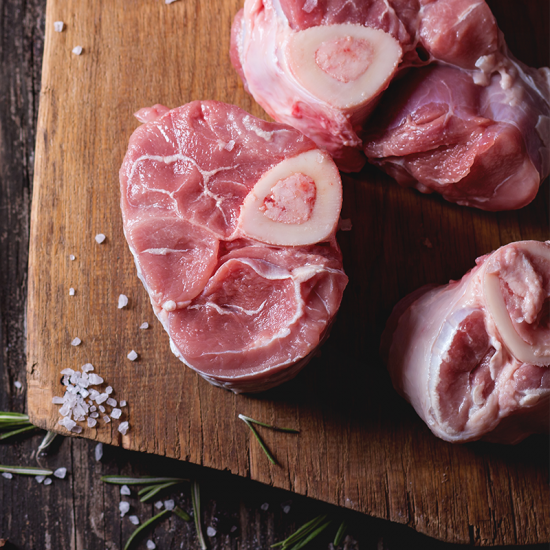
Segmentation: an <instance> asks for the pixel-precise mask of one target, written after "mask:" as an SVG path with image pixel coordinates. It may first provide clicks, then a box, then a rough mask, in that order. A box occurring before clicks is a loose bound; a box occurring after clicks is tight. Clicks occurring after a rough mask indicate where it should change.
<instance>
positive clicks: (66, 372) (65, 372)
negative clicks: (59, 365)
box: [61, 369, 74, 376]
mask: <svg viewBox="0 0 550 550" xmlns="http://www.w3.org/2000/svg"><path fill="white" fill-rule="evenodd" d="M61 374H66V375H68V376H71V375H73V374H74V370H73V369H63V370H62V371H61Z"/></svg>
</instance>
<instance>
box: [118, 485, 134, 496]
mask: <svg viewBox="0 0 550 550" xmlns="http://www.w3.org/2000/svg"><path fill="white" fill-rule="evenodd" d="M120 494H121V495H125V496H129V495H131V491H130V487H128V485H123V486H122V487H121V488H120Z"/></svg>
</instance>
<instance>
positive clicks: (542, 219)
mask: <svg viewBox="0 0 550 550" xmlns="http://www.w3.org/2000/svg"><path fill="white" fill-rule="evenodd" d="M239 4H240V2H238V1H237V0H234V1H233V0H231V1H229V0H228V1H227V2H223V3H221V4H220V3H216V4H215V6H216V8H217V9H209V8H208V6H209V5H210V4H209V3H208V2H202V3H201V2H198V1H186V2H176V3H175V4H172V5H170V6H166V5H164V3H162V2H160V1H159V2H138V1H136V0H133V1H130V0H125V1H124V2H122V0H119V1H113V2H111V3H108V4H106V3H102V2H99V1H97V0H96V1H87V2H84V1H77V0H70V1H65V2H61V1H60V0H52V1H51V2H50V3H49V6H48V14H47V18H46V48H45V57H44V59H45V64H44V77H43V81H42V96H41V111H40V119H39V126H38V134H37V149H36V151H37V154H36V157H37V158H36V178H35V189H34V196H33V215H32V217H33V226H32V231H31V237H30V239H31V253H30V254H31V255H30V260H29V264H30V275H29V310H28V323H29V369H28V371H29V372H28V374H29V378H28V380H29V403H30V412H31V414H32V418H33V421H34V422H35V423H37V424H39V425H41V426H44V427H46V426H48V427H55V422H56V421H57V413H56V410H55V407H51V406H50V401H51V396H52V395H53V394H54V393H55V392H59V391H60V389H61V388H60V386H59V374H58V373H59V370H60V369H61V368H63V367H64V366H75V365H76V366H78V365H80V364H82V363H84V362H87V361H91V362H93V363H94V364H95V365H96V367H97V369H98V371H99V372H100V374H101V375H102V376H104V377H105V378H106V380H107V381H108V382H109V383H110V384H111V385H113V387H114V388H115V390H116V391H117V397H118V398H119V399H120V398H124V399H127V400H128V401H129V404H130V412H129V417H130V421H131V423H132V431H131V432H130V433H129V435H128V436H127V437H123V438H121V437H119V435H118V434H117V432H116V431H114V430H113V429H112V428H109V429H101V430H97V431H96V430H87V431H86V433H85V436H86V437H90V438H96V439H98V440H102V441H105V442H108V443H112V444H115V445H122V446H124V447H128V448H132V449H135V450H140V451H146V452H149V453H156V454H162V455H167V456H171V457H176V458H180V459H183V460H186V461H190V462H194V463H197V464H202V465H206V466H209V467H212V468H216V469H225V470H228V471H229V472H232V473H236V474H238V475H240V476H246V477H251V478H252V479H255V480H259V481H261V482H263V483H266V484H270V485H274V486H277V487H281V488H284V489H289V490H292V491H296V492H298V493H301V494H303V495H308V496H311V497H313V498H315V499H320V500H325V501H328V502H332V503H334V504H338V505H339V506H343V507H346V508H350V509H353V510H359V511H361V512H365V513H368V514H371V515H374V516H378V517H382V518H387V519H390V520H392V521H395V522H399V523H404V524H406V525H409V526H411V527H413V528H414V529H417V530H419V531H422V532H425V533H429V534H430V535H432V536H435V537H438V538H441V539H445V540H449V541H455V542H472V543H475V544H481V545H489V544H511V543H520V544H525V543H535V542H544V541H548V540H549V539H550V528H549V524H548V516H549V505H548V490H547V489H548V471H547V468H546V465H547V463H548V449H547V445H546V444H545V441H546V440H545V439H542V438H531V439H530V440H529V441H528V442H525V443H524V444H522V445H520V446H518V447H517V448H514V449H509V448H505V449H503V448H501V447H496V446H486V445H480V444H477V445H471V446H451V445H449V444H446V443H444V442H441V441H439V440H436V439H435V438H434V437H433V436H432V435H431V434H430V433H429V431H428V430H427V428H426V427H425V426H424V425H423V424H422V423H421V422H420V421H419V420H418V419H417V418H416V417H415V416H414V415H413V414H412V413H411V410H410V408H409V407H408V406H407V405H406V404H405V403H403V402H402V401H401V400H400V399H399V398H398V397H397V396H396V395H395V394H394V392H393V390H392V389H391V387H390V384H389V380H388V377H387V375H386V373H385V371H384V370H383V368H382V365H381V363H380V361H379V359H378V358H377V356H376V353H375V350H376V349H377V348H378V342H379V336H380V333H381V330H382V328H383V324H384V321H385V319H386V318H387V315H388V314H389V312H390V310H391V308H392V306H393V305H394V304H395V302H396V301H397V300H398V299H399V298H400V297H402V296H404V295H405V294H407V293H408V292H410V291H412V290H414V289H416V288H417V287H418V286H421V285H422V284H424V283H426V282H437V283H443V282H446V281H447V280H448V279H449V278H457V277H460V276H461V275H462V274H463V273H464V272H465V271H466V270H467V269H469V268H470V267H471V266H472V263H473V259H474V258H475V256H477V255H480V254H483V253H486V252H488V251H489V250H491V249H493V248H496V247H498V246H499V245H500V244H504V243H506V242H509V241H510V240H514V239H517V238H539V239H542V238H547V237H548V212H547V206H546V205H547V204H548V185H547V184H546V185H545V186H544V188H543V190H542V191H541V193H540V194H539V197H537V200H536V201H535V202H534V203H533V204H532V205H530V206H529V207H527V208H525V209H523V210H522V211H520V212H518V213H501V214H487V213H480V212H476V211H473V210H469V209H463V208H460V207H458V206H454V205H449V204H446V203H444V202H443V201H442V200H441V199H439V198H437V197H423V196H420V195H418V194H416V193H414V192H412V191H409V190H403V189H400V188H398V187H397V186H396V185H395V184H393V183H391V181H390V180H389V179H388V178H386V177H385V176H382V175H380V174H379V173H378V172H376V171H375V170H374V169H367V170H366V171H365V172H364V173H363V174H362V175H361V177H360V178H347V179H346V183H345V205H344V217H349V218H351V219H352V222H353V226H354V229H353V231H352V232H349V233H343V234H341V235H340V242H341V245H342V248H343V252H344V255H345V256H344V257H345V266H346V270H347V271H348V273H350V274H353V275H354V278H353V279H352V281H351V283H350V287H349V288H348V290H347V293H346V297H345V300H344V304H343V307H342V310H341V313H340V315H339V319H338V321H337V323H336V325H335V326H334V329H333V332H332V335H331V338H330V340H329V341H328V343H327V344H326V345H325V346H324V348H323V351H322V354H321V356H320V357H319V358H316V359H315V360H314V361H313V362H312V364H311V366H310V367H309V368H308V369H306V371H304V372H303V373H302V374H301V375H299V377H298V378H297V379H296V380H295V381H293V382H291V383H290V384H287V385H285V386H283V387H282V388H277V389H275V390H272V391H270V392H268V393H266V394H264V395H262V396H239V397H235V396H233V395H232V394H229V393H227V392H223V391H221V390H219V389H217V388H213V387H211V386H210V385H208V384H207V383H206V382H204V381H203V380H202V379H200V378H199V377H198V376H196V375H195V374H194V373H192V372H191V371H189V370H188V369H184V368H183V366H182V365H181V364H180V363H179V362H178V361H177V360H176V359H175V358H174V357H173V356H172V355H171V354H170V352H169V350H168V345H167V344H168V339H167V337H166V335H165V334H164V333H163V331H162V329H161V327H160V326H158V324H156V323H154V322H153V315H152V313H151V311H150V306H149V303H148V298H147V296H146V294H145V292H144V290H143V289H142V288H141V286H140V283H139V282H138V281H137V278H136V277H135V269H134V266H133V263H132V260H131V257H130V254H129V252H128V250H127V248H126V245H125V242H124V239H123V235H122V230H121V223H120V214H119V211H118V185H117V171H118V166H119V165H120V162H121V159H122V156H123V154H124V150H125V147H126V142H127V138H128V136H129V134H130V133H131V131H132V129H133V128H134V127H135V126H136V125H137V124H136V123H135V122H134V121H133V120H132V117H131V113H132V112H133V111H135V110H136V109H137V108H139V107H141V106H143V105H148V104H153V103H156V102H163V103H166V104H168V105H169V106H176V105H179V104H182V103H184V102H186V101H190V100H192V99H204V98H211V99H219V100H223V101H228V102H232V103H236V104H238V105H240V106H242V107H243V108H245V109H247V110H249V111H250V112H252V113H253V114H255V115H261V110H260V109H259V107H258V106H257V105H255V104H254V103H253V101H252V100H251V99H250V97H248V96H247V95H246V94H244V92H243V90H242V86H241V85H240V84H239V82H238V79H237V77H236V75H235V74H234V73H233V71H232V69H231V67H230V66H229V64H228V60H227V47H228V27H229V24H230V21H231V18H232V16H233V14H234V13H235V12H236V11H237V9H238V7H239ZM505 4H506V9H504V7H501V6H504V5H505ZM492 5H493V7H497V9H500V10H501V12H500V13H501V17H502V18H503V20H506V21H513V22H514V23H516V22H517V25H518V27H519V28H520V29H521V32H518V33H517V34H515V35H514V36H515V38H512V40H510V38H509V40H510V46H511V48H512V51H516V50H515V49H514V45H518V47H520V48H521V51H523V49H526V50H527V51H528V53H526V54H525V55H526V56H531V57H530V59H532V60H533V63H534V64H538V63H539V62H540V61H541V60H542V63H546V64H547V63H548V58H547V55H546V57H545V54H544V48H543V45H544V44H545V42H544V41H545V40H546V41H547V36H548V27H547V23H548V17H546V19H544V18H543V17H540V14H539V13H538V10H539V9H542V10H543V13H547V11H548V6H547V5H546V4H545V3H542V2H534V1H532V2H521V3H520V2H515V3H514V2H502V3H495V2H492ZM518 6H519V7H518ZM168 10H170V11H168ZM544 10H546V12H544ZM497 15H498V13H497ZM516 16H517V17H516ZM55 20H63V21H65V22H66V25H67V28H66V30H65V31H64V32H63V33H61V34H59V33H55V34H54V33H53V28H52V25H53V21H55ZM544 20H545V21H546V23H544ZM544 25H546V26H544ZM157 29H158V31H157ZM196 29H208V32H203V33H197V32H196ZM510 32H511V33H512V34H514V30H513V29H512V30H511V31H510ZM143 36H148V37H150V38H149V39H148V48H147V55H146V56H144V55H143V44H142V40H141V39H140V37H143ZM533 36H535V37H536V38H533ZM77 44H80V45H82V47H83V48H84V52H83V55H82V56H80V57H77V56H74V55H73V54H71V49H72V47H73V46H75V45H77ZM152 45H154V47H151V46H152ZM204 52H208V63H206V62H205V61H204V58H205V57H204ZM541 52H542V53H541ZM518 55H519V51H518ZM19 151H20V149H19ZM26 181H27V182H29V181H30V179H29V178H27V179H26ZM99 232H103V233H105V234H107V237H108V239H107V241H106V243H105V244H104V245H101V246H99V245H96V244H95V243H94V241H93V237H94V235H95V234H96V233H99ZM518 235H519V237H518ZM426 239H428V241H426ZM427 242H429V244H430V245H431V247H430V246H429V245H428V244H427ZM358 251H361V252H360V253H358ZM71 253H74V254H75V255H76V256H77V260H75V261H74V262H71V261H70V260H69V259H68V255H69V254H71ZM11 280H12V281H13V279H11ZM69 286H74V287H75V288H76V289H77V295H76V296H75V297H74V298H69V296H68V292H67V291H68V287H69ZM120 292H124V293H125V294H127V295H128V296H129V297H130V300H131V302H130V308H129V309H128V310H127V311H118V310H117V309H116V298H117V296H118V294H119V293H120ZM8 305H9V304H8ZM53 306H54V307H53ZM2 311H6V309H4V308H3V309H2ZM142 320H148V321H149V322H150V323H151V325H152V329H151V330H149V331H139V330H138V328H137V327H138V325H139V323H140V322H141V321H142ZM74 336H80V337H81V338H82V340H83V344H82V345H81V346H79V347H78V348H73V347H71V346H70V345H69V343H70V341H71V340H72V338H73V337H74ZM12 338H14V337H12ZM134 347H135V348H136V349H137V350H138V351H139V353H140V360H139V361H138V362H136V363H129V362H128V361H127V360H126V359H125V356H126V353H127V352H128V351H129V350H130V349H132V348H134ZM335 368H337V369H338V374H339V376H338V377H337V378H336V380H335V377H334V369H335ZM159 381H161V382H160V385H159ZM145 393H147V394H148V395H150V398H149V399H147V400H144V399H143V396H144V394H145ZM167 411H168V412H170V413H171V414H166V412H167ZM239 412H242V413H244V414H248V415H250V416H253V417H255V418H261V419H263V420H267V421H273V422H276V423H280V424H289V425H295V426H298V427H299V428H300V429H301V430H302V433H301V434H300V436H299V437H290V436H288V435H284V434H277V433H269V432H266V433H265V439H266V442H267V443H268V445H270V447H271V448H273V449H274V451H275V454H276V456H277V458H278V460H279V462H280V465H281V466H280V467H271V466H270V465H269V464H268V463H267V461H266V459H265V456H264V455H263V453H262V452H261V450H260V449H259V448H258V446H257V445H255V441H254V440H253V439H252V438H251V436H250V433H249V432H248V431H247V428H246V426H244V424H242V423H241V422H240V421H238V419H237V414H238V413H239ZM91 445H92V444H86V443H85V442H82V441H70V442H69V443H68V444H67V445H65V447H68V448H70V449H71V457H72V468H73V471H74V472H75V473H78V474H79V477H78V478H73V481H72V483H73V488H72V491H71V494H70V496H68V495H65V498H64V499H63V504H62V510H66V511H67V513H68V516H67V517H70V518H71V520H70V524H69V525H66V526H65V531H64V533H65V535H63V536H66V537H69V538H70V543H69V539H68V538H66V539H63V538H61V539H60V540H66V541H67V544H70V545H71V546H70V547H71V548H72V547H74V548H79V549H81V548H83V547H84V546H83V544H84V541H86V544H87V541H88V540H89V538H90V537H92V533H93V536H95V537H96V539H94V540H95V541H96V542H95V543H94V544H100V540H101V535H103V537H104V540H105V541H109V542H110V543H111V544H116V545H120V544H121V543H122V541H123V540H125V539H126V537H127V536H128V535H129V532H130V531H131V528H130V527H129V525H128V524H127V523H124V522H122V524H120V523H118V522H117V521H116V520H117V510H116V507H115V506H112V505H111V506H107V507H106V508H105V511H104V512H103V513H104V516H103V519H102V520H101V519H100V516H101V512H99V510H100V506H99V505H98V504H97V503H95V504H94V503H92V502H89V501H88V499H87V498H86V496H85V495H86V493H87V492H92V491H93V492H94V494H95V493H96V491H97V492H98V494H101V495H102V496H101V498H102V499H103V502H104V503H106V502H113V501H116V498H117V494H116V491H115V490H114V489H113V488H105V487H101V485H100V484H98V481H97V478H96V477H92V473H91V472H92V471H93V470H94V464H93V463H92V462H91V461H92V460H93V459H91V458H90V457H91V453H90V450H91V449H92V448H93V447H92V446H91ZM516 449H520V450H519V451H517V450H516ZM142 460H143V458H142V457H140V459H139V462H142ZM158 464H160V463H158ZM158 464H157V465H158ZM162 464H165V463H164V462H163V463H162ZM190 466H191V465H185V468H189V467H190ZM172 467H173V466H172ZM181 467H182V468H183V467H184V466H183V465H182V466H181ZM123 470H128V465H126V466H125V467H124V468H123ZM185 498H187V497H185ZM296 498H298V497H296ZM209 502H210V501H209ZM213 507H214V504H212V503H209V504H208V511H207V515H208V514H210V515H211V517H214V516H215V511H214V510H213ZM71 510H72V512H71ZM139 511H140V513H141V515H142V517H144V514H146V508H145V507H140V508H139ZM87 512H89V514H88V513H87ZM98 512H99V516H98ZM150 513H152V511H150ZM240 515H241V532H242V533H243V536H244V537H245V538H246V539H247V540H249V541H253V544H255V545H256V547H259V548H261V547H265V546H263V545H265V544H266V543H269V544H270V543H271V541H274V538H273V531H270V530H269V529H268V533H267V534H266V533H265V532H264V528H265V524H264V523H262V521H261V520H260V519H258V518H261V515H260V516H259V515H258V513H257V512H252V511H251V510H249V509H248V508H246V509H245V510H244V511H243V510H241V514H240ZM48 517H50V516H48ZM274 517H275V516H271V518H272V520H273V518H274ZM88 518H90V519H88ZM91 518H94V522H95V521H96V520H97V521H98V522H100V521H103V527H102V530H101V529H100V528H99V527H97V525H96V524H95V523H94V524H92V523H91ZM251 518H253V519H254V521H252V522H251V524H250V527H248V526H247V527H244V525H247V524H246V523H245V520H250V519H251ZM307 519H309V517H306V518H304V521H305V520H307ZM363 521H366V520H363ZM174 528H175V529H176V532H177V533H178V536H182V537H184V540H186V541H187V543H188V544H189V545H192V544H195V542H194V541H193V532H192V530H191V529H189V528H188V527H186V526H183V527H181V529H180V527H176V526H174ZM171 529H172V524H171V523H170V524H169V526H168V527H166V526H164V525H163V526H159V528H158V530H159V531H158V532H159V533H161V534H162V535H161V536H162V538H164V537H166V539H164V540H168V537H169V531H170V530H171ZM48 532H49V531H46V533H48ZM98 533H99V534H98ZM34 536H37V537H41V536H42V535H40V534H38V535H34ZM44 536H45V535H44ZM228 536H229V535H228ZM230 538H231V537H230ZM170 540H172V539H170ZM38 542H44V544H45V539H39V541H38ZM233 543H234V539H232V542H231V543H230V544H233ZM373 544H374V542H373ZM376 544H378V541H376ZM36 546H40V545H39V544H37V545H36ZM67 547H69V546H67ZM113 547H115V546H113ZM372 547H374V546H372Z"/></svg>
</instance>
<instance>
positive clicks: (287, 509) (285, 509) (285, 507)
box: [283, 504, 290, 514]
mask: <svg viewBox="0 0 550 550" xmlns="http://www.w3.org/2000/svg"><path fill="white" fill-rule="evenodd" d="M283 512H284V513H285V514H288V513H289V512H290V506H289V505H288V504H287V505H286V506H283Z"/></svg>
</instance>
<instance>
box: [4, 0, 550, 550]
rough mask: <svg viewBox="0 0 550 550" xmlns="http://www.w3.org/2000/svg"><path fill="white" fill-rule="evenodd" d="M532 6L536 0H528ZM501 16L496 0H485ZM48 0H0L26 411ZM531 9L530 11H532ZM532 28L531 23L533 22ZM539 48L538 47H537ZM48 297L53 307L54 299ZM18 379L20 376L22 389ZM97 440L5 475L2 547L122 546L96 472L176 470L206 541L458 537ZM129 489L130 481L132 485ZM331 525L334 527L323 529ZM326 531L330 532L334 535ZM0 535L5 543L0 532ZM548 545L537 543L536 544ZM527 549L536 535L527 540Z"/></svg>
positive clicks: (223, 544)
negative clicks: (312, 532)
mask: <svg viewBox="0 0 550 550" xmlns="http://www.w3.org/2000/svg"><path fill="white" fill-rule="evenodd" d="M523 3H524V4H525V6H526V9H528V10H531V11H532V14H533V13H537V10H538V9H539V8H540V6H541V4H542V3H541V2H536V1H532V2H528V1H526V2H523ZM491 5H492V7H493V9H494V10H495V12H496V15H497V18H498V12H499V9H504V8H503V7H502V4H499V2H497V1H493V2H491ZM45 6H46V0H0V331H1V332H0V340H1V345H2V349H1V353H0V410H4V411H6V410H11V411H19V412H23V411H25V407H26V403H25V301H26V293H27V284H26V282H27V261H28V234H29V216H30V201H31V191H32V181H33V162H34V142H35V127H36V117H37V112H38V101H39V95H40V73H41V61H42V51H43V40H44V15H45ZM540 16H541V17H540V19H538V24H540V26H541V28H542V29H546V32H545V33H544V32H543V34H542V35H543V36H547V35H548V6H546V7H545V9H544V10H542V13H540ZM533 20H534V21H535V20H537V17H535V18H533ZM503 30H504V32H505V34H506V36H507V37H508V38H509V45H510V47H511V49H512V51H513V52H514V53H515V54H516V55H517V56H518V57H520V58H521V59H523V60H524V61H526V62H528V63H530V64H532V65H537V66H540V65H543V64H548V51H547V50H548V44H546V47H544V45H542V48H541V46H540V45H538V47H535V48H533V44H532V40H533V35H532V34H522V33H517V32H516V33H515V34H514V29H506V28H504V29H503ZM537 34H538V33H537ZM533 51H538V52H539V54H537V55H538V57H533V53H532V52H533ZM52 307H55V305H54V304H52ZM16 382H21V383H22V387H21V388H20V389H18V388H17V387H16ZM43 435H44V433H43V432H38V431H37V433H36V434H35V435H28V436H26V437H23V436H21V437H20V438H18V439H15V440H9V442H5V443H0V464H20V465H37V460H36V457H35V452H36V449H37V447H38V445H39V443H40V441H41V438H42V437H43ZM94 449H95V442H92V441H87V440H84V439H78V438H62V437H58V438H57V439H56V441H55V442H54V444H53V445H52V447H51V448H50V449H49V451H48V453H47V455H45V456H43V457H41V458H40V459H39V463H40V465H43V466H44V467H48V468H52V469H55V468H57V467H60V466H65V467H66V468H67V470H68V475H67V477H66V478H65V479H64V480H58V479H56V480H55V481H54V482H53V483H52V484H51V485H49V486H44V485H43V484H39V483H37V482H36V480H35V479H34V478H33V477H26V476H14V477H13V479H5V478H3V477H0V539H7V540H8V543H7V544H6V546H5V547H6V548H19V549H37V550H41V549H53V550H65V549H67V550H68V549H73V548H74V549H75V550H76V549H78V550H82V549H85V550H99V549H119V548H122V547H123V546H124V543H125V541H126V540H127V538H128V537H129V536H130V534H131V533H132V531H133V530H134V526H133V525H132V524H131V523H130V522H129V521H128V520H127V518H126V519H124V520H121V518H120V513H119V510H118V502H119V498H118V489H117V488H116V487H115V486H106V485H105V484H104V483H102V482H101V481H100V476H102V475H107V474H124V475H178V476H181V477H187V478H192V479H196V480H198V481H199V483H200V487H201V494H202V502H203V507H202V508H203V514H202V523H203V528H204V530H205V532H206V528H207V527H208V526H211V527H213V528H215V529H216V535H215V536H213V537H206V538H207V544H208V547H209V548H211V549H237V548H238V549H243V550H244V549H250V550H256V549H258V550H259V549H266V548H269V547H270V545H271V544H273V543H274V542H277V541H279V540H282V539H283V538H285V537H286V536H288V535H290V534H291V533H292V532H294V530H295V529H296V528H297V527H299V526H300V525H302V524H303V523H304V522H306V521H308V520H310V519H312V518H313V517H315V516H317V515H318V514H327V515H328V517H329V518H331V519H333V523H332V526H331V528H330V529H329V530H327V536H325V537H320V538H319V539H318V540H316V541H315V542H314V543H313V544H311V545H310V547H311V548H319V549H320V548H329V544H330V541H331V540H332V536H333V535H334V531H335V529H336V527H337V526H338V525H339V524H340V522H341V521H342V520H346V522H347V524H348V529H347V533H348V538H347V540H346V544H345V545H344V547H345V548H347V549H354V548H361V549H362V550H363V549H364V550H370V549H372V550H375V549H376V550H400V549H409V548H412V547H415V548H424V549H426V550H429V549H436V550H442V549H447V548H449V549H450V548H456V546H454V545H450V544H447V543H443V542H440V541H436V540H433V539H429V538H427V537H425V536H423V535H420V534H418V533H416V532H414V531H413V530H412V529H410V528H408V527H406V526H402V525H397V524H393V523H389V522H384V521H381V520H376V519H372V518H369V517H367V516H364V515H361V514H358V513H355V512H351V511H348V510H343V509H339V508H336V507H334V506H330V505H327V504H323V503H319V502H316V501H314V500H311V499H307V498H304V497H299V496H296V495H293V494H291V493H288V492H285V491H281V490H276V489H273V488H270V487H267V486H264V485H260V484H257V483H254V482H251V481H249V480H246V479H241V478H237V477H235V476H232V475H230V474H228V473H224V472H218V471H212V470H208V469H206V468H201V467H198V466H194V465H192V464H188V463H183V462H178V461H175V460H170V459H166V458H163V457H159V456H153V455H146V454H142V453H136V452H130V451H126V450H124V449H121V448H115V447H107V446H105V448H104V454H103V457H102V459H101V460H100V461H96V460H95V455H94ZM133 496H134V497H135V492H134V493H133ZM166 498H173V499H175V500H176V502H177V503H178V504H179V505H180V506H181V507H182V508H183V509H185V510H188V511H189V510H191V508H192V506H191V496H190V491H189V489H188V487H186V486H184V489H183V490H181V491H175V492H173V493H167V494H166V496H164V499H166ZM131 502H132V504H133V506H132V513H136V514H137V515H138V516H140V517H141V518H145V517H148V516H150V515H151V514H152V513H153V506H152V505H151V504H148V505H144V504H139V502H138V500H137V499H136V498H131ZM328 531H331V532H330V534H329V533H328ZM329 535H330V536H329ZM147 538H152V539H153V540H154V541H155V542H156V544H157V548H159V549H168V548H184V549H197V548H199V545H198V543H197V540H196V537H195V528H194V525H193V524H192V523H185V522H183V521H180V520H177V518H176V519H169V520H166V521H164V522H162V523H160V524H159V525H158V526H157V527H156V528H155V529H154V531H153V530H151V531H149V532H148V535H147V536H146V537H145V538H144V539H143V540H141V542H140V544H139V546H137V547H139V548H145V542H144V541H145V540H146V539H147ZM0 546H1V543H0ZM542 547H543V545H540V546H538V548H542ZM522 548H524V549H526V550H528V549H532V548H537V546H524V547H522Z"/></svg>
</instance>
